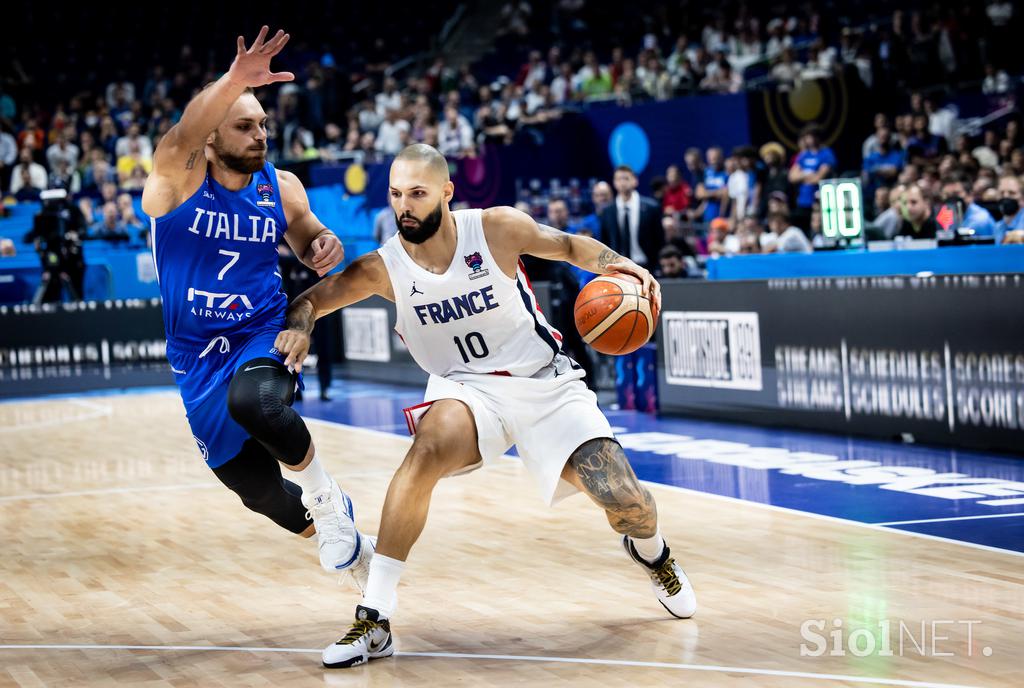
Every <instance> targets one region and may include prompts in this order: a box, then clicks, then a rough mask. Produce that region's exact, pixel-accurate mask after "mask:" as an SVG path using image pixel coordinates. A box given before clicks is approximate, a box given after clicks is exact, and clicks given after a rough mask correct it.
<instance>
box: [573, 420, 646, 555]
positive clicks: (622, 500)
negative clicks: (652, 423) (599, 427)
mask: <svg viewBox="0 0 1024 688" xmlns="http://www.w3.org/2000/svg"><path fill="white" fill-rule="evenodd" d="M562 477H563V478H564V479H566V480H568V481H569V482H570V483H572V484H573V485H575V486H576V487H578V488H579V489H580V490H582V491H583V492H585V493H586V494H587V496H589V497H590V499H592V500H593V501H594V503H595V504H597V505H598V506H599V507H601V508H602V509H604V510H605V513H606V514H607V516H608V523H609V524H611V527H612V528H613V529H614V530H615V532H617V533H622V534H624V535H629V536H631V537H637V538H648V537H652V536H653V535H654V533H655V532H656V531H657V530H658V509H657V506H655V504H654V498H653V497H652V496H651V493H650V492H648V491H647V488H646V487H644V486H643V485H641V484H640V481H638V480H637V479H636V474H635V473H633V467H632V466H630V465H629V460H628V459H627V458H626V454H625V452H623V451H622V447H620V446H619V443H618V442H616V441H615V440H612V439H608V438H601V439H596V440H590V441H589V442H584V443H583V445H582V446H580V448H579V449H577V450H576V451H575V452H573V454H572V456H570V457H569V461H568V463H566V465H565V470H563V471H562Z"/></svg>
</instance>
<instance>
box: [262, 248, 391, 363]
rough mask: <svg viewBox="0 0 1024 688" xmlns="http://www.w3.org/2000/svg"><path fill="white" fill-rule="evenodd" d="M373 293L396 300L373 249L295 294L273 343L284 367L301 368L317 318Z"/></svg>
mask: <svg viewBox="0 0 1024 688" xmlns="http://www.w3.org/2000/svg"><path fill="white" fill-rule="evenodd" d="M374 295H378V296H383V297H384V298H386V299H389V300H391V301H394V300H395V296H394V294H393V293H392V290H391V281H390V280H389V279H388V273H387V268H385V267H384V261H383V260H382V259H381V257H380V255H379V254H378V253H377V252H376V251H374V252H373V253H367V254H366V255H364V256H360V257H359V258H357V259H356V260H355V261H354V262H353V263H352V264H351V265H349V266H348V267H347V268H345V269H344V270H342V271H341V272H340V273H338V274H336V275H331V276H330V277H328V278H326V279H323V280H321V281H319V282H317V283H316V284H314V285H313V286H312V287H310V288H309V289H307V290H306V291H304V292H302V293H301V294H299V295H298V296H297V297H295V300H294V301H292V303H291V305H289V306H288V314H287V316H286V321H285V327H286V328H287V329H285V330H284V331H282V332H281V333H280V334H278V335H277V341H276V342H274V347H275V348H276V349H277V350H278V351H280V352H281V353H282V354H285V355H286V356H287V358H285V361H284V364H285V366H286V367H288V368H291V369H294V370H295V371H296V372H299V371H301V370H302V362H303V361H304V360H305V359H306V354H307V353H308V352H309V335H310V334H311V333H312V332H313V325H314V324H315V323H316V320H317V318H322V317H323V316H325V315H327V314H329V313H333V312H334V311H336V310H338V309H339V308H344V307H345V306H349V305H352V304H353V303H358V302H360V301H362V300H364V299H368V298H370V297H371V296H374Z"/></svg>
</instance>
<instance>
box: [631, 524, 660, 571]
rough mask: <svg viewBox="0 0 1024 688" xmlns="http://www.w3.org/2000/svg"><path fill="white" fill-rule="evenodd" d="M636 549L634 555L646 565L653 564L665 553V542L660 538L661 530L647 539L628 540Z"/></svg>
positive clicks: (633, 538)
mask: <svg viewBox="0 0 1024 688" xmlns="http://www.w3.org/2000/svg"><path fill="white" fill-rule="evenodd" d="M629 541H630V542H632V543H633V547H634V548H635V549H636V553H637V554H639V555H640V557H641V558H642V559H643V560H644V561H646V562H647V563H648V564H653V563H654V562H655V561H657V560H658V557H660V556H661V553H662V552H664V551H665V540H664V538H662V537H661V528H659V529H658V530H657V531H656V532H655V533H654V535H652V536H651V537H649V538H635V537H631V538H629Z"/></svg>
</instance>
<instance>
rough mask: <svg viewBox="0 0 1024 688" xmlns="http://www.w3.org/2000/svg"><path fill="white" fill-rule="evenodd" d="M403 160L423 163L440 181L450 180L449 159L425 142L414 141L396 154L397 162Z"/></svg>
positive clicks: (436, 179)
mask: <svg viewBox="0 0 1024 688" xmlns="http://www.w3.org/2000/svg"><path fill="white" fill-rule="evenodd" d="M401 162H413V163H421V164H422V165H423V167H424V169H426V170H428V171H429V172H430V174H431V175H432V176H433V177H434V178H435V179H434V180H435V181H438V182H440V183H442V184H444V183H445V182H447V181H450V179H451V178H450V177H449V176H448V161H447V160H445V157H444V156H443V155H441V153H440V151H438V150H437V149H436V148H434V147H433V146H428V145H427V144H425V143H414V144H412V145H411V146H406V147H405V148H403V149H402V151H401V152H400V153H399V154H398V155H396V156H395V163H394V164H397V163H401Z"/></svg>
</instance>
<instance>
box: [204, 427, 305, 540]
mask: <svg viewBox="0 0 1024 688" xmlns="http://www.w3.org/2000/svg"><path fill="white" fill-rule="evenodd" d="M213 473H214V475H216V476H217V478H218V479H219V480H220V481H221V482H222V483H224V485H226V486H227V488H228V489H229V490H231V491H232V492H234V493H235V494H237V495H238V497H239V498H240V499H241V500H242V504H244V505H245V506H246V508H248V509H250V510H251V511H255V512H256V513H258V514H263V515H264V516H266V517H267V518H269V519H270V520H271V521H273V522H274V523H276V524H277V525H279V526H281V527H282V528H284V529H285V530H290V531H291V532H293V533H301V532H302V531H304V530H305V529H306V528H308V527H309V524H310V521H308V520H307V519H306V507H304V506H303V505H302V500H301V499H300V498H299V496H300V495H301V494H302V490H301V489H300V488H299V486H298V485H296V484H295V483H293V482H289V481H287V480H285V479H284V478H283V477H282V475H281V467H280V466H279V465H278V463H277V459H275V458H274V457H273V456H271V455H270V454H269V453H268V452H267V450H266V449H265V448H264V447H263V446H262V445H261V444H260V443H259V442H257V441H256V440H254V439H248V440H246V441H245V444H243V445H242V449H241V451H239V452H238V454H236V455H235V457H234V458H232V459H231V460H230V461H228V462H227V463H225V464H224V465H222V466H219V467H217V468H214V469H213Z"/></svg>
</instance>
